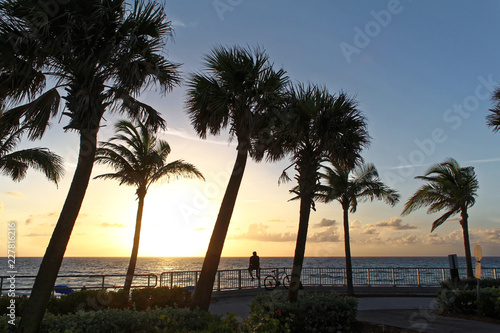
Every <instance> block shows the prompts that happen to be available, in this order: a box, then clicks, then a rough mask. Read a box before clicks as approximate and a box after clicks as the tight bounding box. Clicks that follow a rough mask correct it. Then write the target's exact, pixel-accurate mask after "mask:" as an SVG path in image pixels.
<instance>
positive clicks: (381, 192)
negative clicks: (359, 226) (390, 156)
mask: <svg viewBox="0 0 500 333" xmlns="http://www.w3.org/2000/svg"><path fill="white" fill-rule="evenodd" d="M332 166H333V168H330V167H327V166H324V169H325V171H326V173H325V174H323V175H322V176H323V179H324V180H325V181H326V184H325V185H322V186H321V191H320V193H321V194H320V200H321V201H323V202H325V203H328V202H331V201H333V200H337V201H338V202H339V203H340V204H341V206H342V210H343V215H344V247H345V266H346V275H347V294H348V295H353V294H354V287H353V282H352V262H351V245H350V239H349V212H351V213H355V212H356V209H357V207H358V200H364V201H366V200H371V201H373V200H374V199H377V200H384V201H385V202H386V203H388V204H390V205H391V206H394V205H395V204H396V203H397V202H398V201H399V194H398V193H397V191H395V190H393V189H391V188H389V187H388V186H387V185H385V184H384V183H382V180H381V179H380V178H379V175H378V172H377V169H376V168H375V166H374V165H373V164H371V163H370V164H361V165H358V166H356V167H355V168H354V169H353V168H351V167H347V166H345V165H342V164H339V163H337V162H335V161H333V162H332Z"/></svg>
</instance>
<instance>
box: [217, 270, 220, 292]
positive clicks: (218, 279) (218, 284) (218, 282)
mask: <svg viewBox="0 0 500 333" xmlns="http://www.w3.org/2000/svg"><path fill="white" fill-rule="evenodd" d="M217 291H220V271H217Z"/></svg>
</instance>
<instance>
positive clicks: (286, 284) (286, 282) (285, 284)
mask: <svg viewBox="0 0 500 333" xmlns="http://www.w3.org/2000/svg"><path fill="white" fill-rule="evenodd" d="M291 278H292V277H291V276H290V275H285V276H283V287H285V288H286V289H288V287H289V286H290V279H291Z"/></svg>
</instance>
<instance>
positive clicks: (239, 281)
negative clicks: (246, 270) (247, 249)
mask: <svg viewBox="0 0 500 333" xmlns="http://www.w3.org/2000/svg"><path fill="white" fill-rule="evenodd" d="M256 274H257V273H256ZM238 289H241V269H238Z"/></svg>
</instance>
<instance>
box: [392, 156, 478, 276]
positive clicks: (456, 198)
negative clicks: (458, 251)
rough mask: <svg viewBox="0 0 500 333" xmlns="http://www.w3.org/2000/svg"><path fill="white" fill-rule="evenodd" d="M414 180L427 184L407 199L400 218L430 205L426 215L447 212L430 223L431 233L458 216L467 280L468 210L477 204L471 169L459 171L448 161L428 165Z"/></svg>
mask: <svg viewBox="0 0 500 333" xmlns="http://www.w3.org/2000/svg"><path fill="white" fill-rule="evenodd" d="M415 178H416V179H421V180H424V181H426V182H427V183H426V184H425V185H422V186H421V187H420V188H419V189H418V190H417V191H416V192H415V194H413V196H412V197H411V198H410V199H408V201H407V202H406V204H405V207H404V210H403V213H402V215H407V214H409V213H411V212H412V211H414V210H416V209H418V208H420V207H423V206H429V209H428V210H427V213H428V214H430V213H436V212H439V211H442V210H443V209H444V210H446V213H444V214H443V215H442V216H441V217H440V218H438V219H437V220H435V221H434V222H433V223H432V228H431V232H433V231H434V229H436V228H437V227H439V226H440V225H441V224H443V223H444V222H445V221H446V220H447V219H448V218H450V217H451V216H453V215H455V214H458V213H460V216H461V220H460V224H461V225H462V231H463V237H464V246H465V260H466V265H467V277H473V272H472V258H471V253H470V242H469V221H468V220H469V215H468V214H467V209H468V208H470V207H472V206H473V205H474V203H475V202H476V198H475V197H476V196H477V191H478V189H479V183H478V181H477V177H476V173H475V172H474V167H464V168H462V167H460V165H459V164H458V162H457V161H456V160H454V159H453V158H449V159H447V160H446V161H444V162H442V163H439V164H436V165H433V166H431V167H430V168H429V170H427V172H426V173H425V175H423V176H417V177H415Z"/></svg>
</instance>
